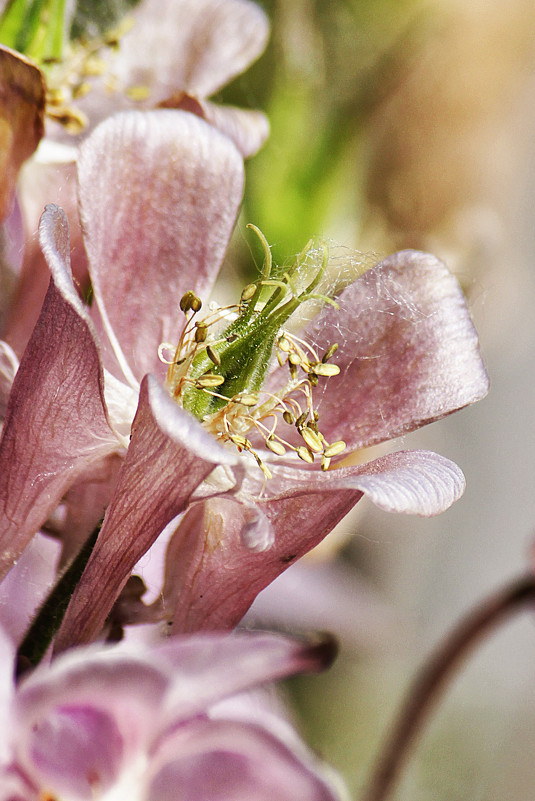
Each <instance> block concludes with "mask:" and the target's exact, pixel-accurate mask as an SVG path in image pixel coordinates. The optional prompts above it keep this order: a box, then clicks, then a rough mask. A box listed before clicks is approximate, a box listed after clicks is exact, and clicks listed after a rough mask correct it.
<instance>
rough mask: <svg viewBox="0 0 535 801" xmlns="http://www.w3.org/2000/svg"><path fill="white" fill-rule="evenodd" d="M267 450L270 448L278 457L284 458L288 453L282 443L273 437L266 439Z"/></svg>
mask: <svg viewBox="0 0 535 801" xmlns="http://www.w3.org/2000/svg"><path fill="white" fill-rule="evenodd" d="M266 448H269V450H270V451H272V452H273V453H276V454H277V456H284V454H285V453H286V448H285V447H284V445H283V444H282V442H279V441H278V440H276V439H273V438H272V437H268V438H267V439H266Z"/></svg>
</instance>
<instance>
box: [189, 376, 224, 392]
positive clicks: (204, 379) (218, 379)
mask: <svg viewBox="0 0 535 801" xmlns="http://www.w3.org/2000/svg"><path fill="white" fill-rule="evenodd" d="M224 383H225V377H224V376H222V375H214V373H205V374H204V375H201V376H199V378H197V380H196V381H195V388H196V389H206V388H208V387H220V386H221V384H224Z"/></svg>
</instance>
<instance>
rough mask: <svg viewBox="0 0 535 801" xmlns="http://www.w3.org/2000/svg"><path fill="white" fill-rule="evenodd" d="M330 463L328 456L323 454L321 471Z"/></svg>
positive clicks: (326, 468) (327, 467)
mask: <svg viewBox="0 0 535 801" xmlns="http://www.w3.org/2000/svg"><path fill="white" fill-rule="evenodd" d="M330 464H331V460H330V459H329V457H328V456H325V454H323V456H322V457H321V469H322V470H323V471H325V470H328V469H329V465H330Z"/></svg>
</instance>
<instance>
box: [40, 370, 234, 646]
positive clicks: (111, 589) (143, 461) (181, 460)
mask: <svg viewBox="0 0 535 801" xmlns="http://www.w3.org/2000/svg"><path fill="white" fill-rule="evenodd" d="M236 460H237V456H236V455H235V454H234V453H232V452H229V451H225V450H223V448H221V447H220V446H219V445H218V444H217V442H216V441H215V439H214V438H213V437H212V436H211V435H210V434H208V433H207V432H206V431H205V430H204V429H203V428H202V426H201V425H200V423H198V422H197V420H195V418H194V417H192V416H191V415H190V414H188V413H187V412H185V411H183V410H182V409H181V408H179V407H178V406H177V405H176V404H175V403H174V402H173V401H172V400H171V398H170V397H169V395H168V394H167V392H166V391H165V390H164V389H163V388H162V387H160V386H159V384H158V382H157V381H156V380H155V379H154V378H153V377H152V376H146V377H145V378H144V379H143V382H142V384H141V390H140V397H139V406H138V411H137V414H136V417H135V419H134V422H133V424H132V438H131V441H130V447H129V448H128V453H127V456H126V459H125V463H124V465H123V467H122V470H121V473H120V474H119V479H118V482H117V486H116V489H115V493H114V496H113V498H112V501H111V503H110V505H109V507H108V510H107V512H106V517H105V519H104V524H103V526H102V530H101V532H100V535H99V538H98V541H97V544H96V545H95V548H94V550H93V553H92V555H91V558H90V560H89V562H88V564H87V567H86V569H85V572H84V574H83V576H82V579H81V581H80V583H79V585H78V587H77V589H76V591H75V592H74V594H73V597H72V600H71V603H70V605H69V608H68V610H67V614H66V616H65V620H64V623H63V626H62V628H61V630H60V633H59V634H58V638H57V641H56V649H57V650H63V649H64V648H66V647H67V646H70V645H72V644H74V643H80V642H88V641H90V640H91V639H92V638H93V637H95V636H96V635H97V634H98V633H99V632H100V630H101V629H102V626H103V625H104V622H105V620H106V617H107V615H108V613H109V612H110V610H111V607H112V605H113V603H114V601H115V600H116V598H117V596H118V594H119V592H120V590H121V588H122V587H123V586H124V584H125V582H126V581H127V579H128V577H129V575H130V573H131V572H132V570H133V568H134V566H135V564H136V562H138V560H139V559H140V558H141V557H142V556H143V554H144V553H145V552H146V551H147V550H148V549H149V548H150V546H151V545H152V543H153V542H154V541H155V539H156V537H157V536H158V534H160V532H161V531H162V530H163V529H164V528H165V526H166V525H167V523H169V521H170V520H172V519H173V518H174V517H176V515H178V514H179V513H180V512H181V511H183V509H184V508H185V506H186V503H187V502H188V499H189V497H190V495H191V494H192V492H193V491H194V490H195V489H196V487H197V486H198V485H199V484H200V483H201V482H202V481H203V479H204V478H205V477H206V476H207V475H208V473H209V472H210V471H211V470H212V469H213V467H214V465H216V464H233V463H234V462H235V461H236ZM88 598H90V599H91V601H90V602H88Z"/></svg>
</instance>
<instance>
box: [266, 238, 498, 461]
mask: <svg viewBox="0 0 535 801" xmlns="http://www.w3.org/2000/svg"><path fill="white" fill-rule="evenodd" d="M337 303H338V304H339V307H340V308H339V310H337V309H334V308H333V307H331V306H328V307H326V308H325V309H324V310H323V312H322V313H321V314H320V315H319V317H318V318H317V319H316V320H315V321H314V322H313V323H312V324H311V325H310V326H308V327H307V328H306V329H305V332H304V334H303V336H304V337H305V339H306V340H307V341H308V342H312V343H313V344H315V346H316V347H317V348H318V350H319V352H320V353H323V352H324V351H325V350H327V349H328V348H329V347H330V346H331V345H332V344H333V343H334V342H337V343H338V346H339V347H338V350H337V351H336V353H335V355H334V356H333V358H332V362H333V363H335V364H337V365H338V366H339V367H340V370H341V372H340V375H339V376H335V377H332V378H329V379H328V380H327V381H325V379H323V380H322V379H320V385H319V386H318V387H317V388H316V389H314V402H315V405H316V406H317V407H318V409H319V414H320V428H321V430H322V432H323V434H324V435H325V437H326V438H327V439H328V440H331V441H332V440H338V439H341V440H344V441H345V442H346V443H347V445H348V447H349V448H350V449H355V448H361V447H365V446H367V445H371V444H373V443H377V442H382V441H383V440H388V439H392V438H393V437H397V436H399V435H400V434H404V433H406V432H407V431H412V430H413V429H415V428H419V427H420V426H422V425H425V424H426V423H430V422H432V421H433V420H437V419H439V418H441V417H444V416H445V415H447V414H450V413H451V412H453V411H455V410H457V409H460V408H462V407H463V406H467V405H468V404H470V403H474V402H475V401H477V400H479V399H480V398H482V397H484V396H485V395H486V393H487V390H488V377H487V374H486V371H485V368H484V366H483V363H482V360H481V355H480V352H479V344H478V338H477V334H476V331H475V329H474V326H473V325H472V321H471V319H470V315H469V313H468V310H467V307H466V302H465V299H464V296H463V294H462V291H461V289H460V287H459V285H458V283H457V281H456V279H455V278H454V276H453V275H452V274H451V273H450V272H449V271H448V269H447V267H446V266H445V265H444V264H443V263H442V262H441V261H439V260H438V259H436V258H435V257H434V256H431V255H429V254H426V253H419V252H416V251H402V252H401V253H397V254H395V255H393V256H390V257H389V258H388V259H385V261H383V262H381V263H380V264H379V265H377V267H374V268H373V269H371V270H368V271H367V272H365V273H364V275H362V276H361V277H360V278H358V279H357V280H356V281H355V282H354V283H353V284H352V285H351V286H349V287H348V288H347V289H346V290H345V291H344V292H343V293H342V294H341V295H340V297H339V298H337ZM271 381H272V382H273V381H274V378H272V379H271Z"/></svg>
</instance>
